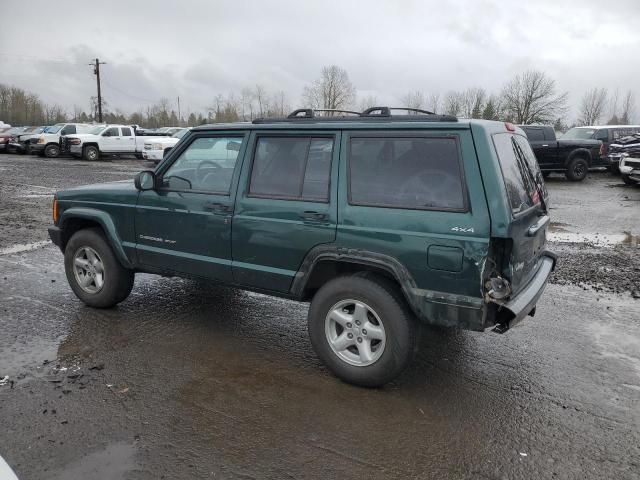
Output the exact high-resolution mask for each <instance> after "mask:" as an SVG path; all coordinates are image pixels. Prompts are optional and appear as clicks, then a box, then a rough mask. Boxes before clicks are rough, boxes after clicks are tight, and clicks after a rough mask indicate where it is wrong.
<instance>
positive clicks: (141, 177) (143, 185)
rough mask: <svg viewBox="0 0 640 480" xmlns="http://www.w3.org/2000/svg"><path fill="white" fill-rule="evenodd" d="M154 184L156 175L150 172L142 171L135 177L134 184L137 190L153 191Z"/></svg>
mask: <svg viewBox="0 0 640 480" xmlns="http://www.w3.org/2000/svg"><path fill="white" fill-rule="evenodd" d="M155 183H156V175H155V173H154V172H152V171H151V170H143V171H142V172H140V173H139V174H137V175H136V178H135V180H134V184H135V186H136V188H137V189H138V190H153V187H154V186H155Z"/></svg>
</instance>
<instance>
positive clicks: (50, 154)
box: [44, 143, 60, 158]
mask: <svg viewBox="0 0 640 480" xmlns="http://www.w3.org/2000/svg"><path fill="white" fill-rule="evenodd" d="M44 156H45V157H47V158H56V157H58V156H60V146H59V145H56V144H55V143H50V144H49V145H47V146H46V147H45V148H44Z"/></svg>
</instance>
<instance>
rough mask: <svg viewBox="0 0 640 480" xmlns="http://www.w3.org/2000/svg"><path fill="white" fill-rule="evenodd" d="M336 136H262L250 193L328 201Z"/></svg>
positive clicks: (256, 154)
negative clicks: (334, 137)
mask: <svg viewBox="0 0 640 480" xmlns="http://www.w3.org/2000/svg"><path fill="white" fill-rule="evenodd" d="M332 155H333V138H314V137H259V138H258V142H257V144H256V150H255V154H254V159H253V167H252V169H251V182H250V184H249V195H250V196H254V197H267V198H276V199H281V200H308V201H319V202H327V201H329V177H330V172H331V157H332Z"/></svg>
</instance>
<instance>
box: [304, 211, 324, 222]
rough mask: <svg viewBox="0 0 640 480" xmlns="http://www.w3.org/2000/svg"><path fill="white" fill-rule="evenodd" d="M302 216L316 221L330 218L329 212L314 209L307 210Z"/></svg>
mask: <svg viewBox="0 0 640 480" xmlns="http://www.w3.org/2000/svg"><path fill="white" fill-rule="evenodd" d="M300 216H301V217H302V218H303V219H305V220H315V221H322V220H327V219H328V218H329V215H328V214H327V213H321V212H314V211H312V210H305V211H304V212H302V213H301V214H300Z"/></svg>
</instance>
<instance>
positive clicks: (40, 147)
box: [31, 143, 44, 153]
mask: <svg viewBox="0 0 640 480" xmlns="http://www.w3.org/2000/svg"><path fill="white" fill-rule="evenodd" d="M31 151H32V152H34V153H38V152H43V151H44V143H32V144H31Z"/></svg>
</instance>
